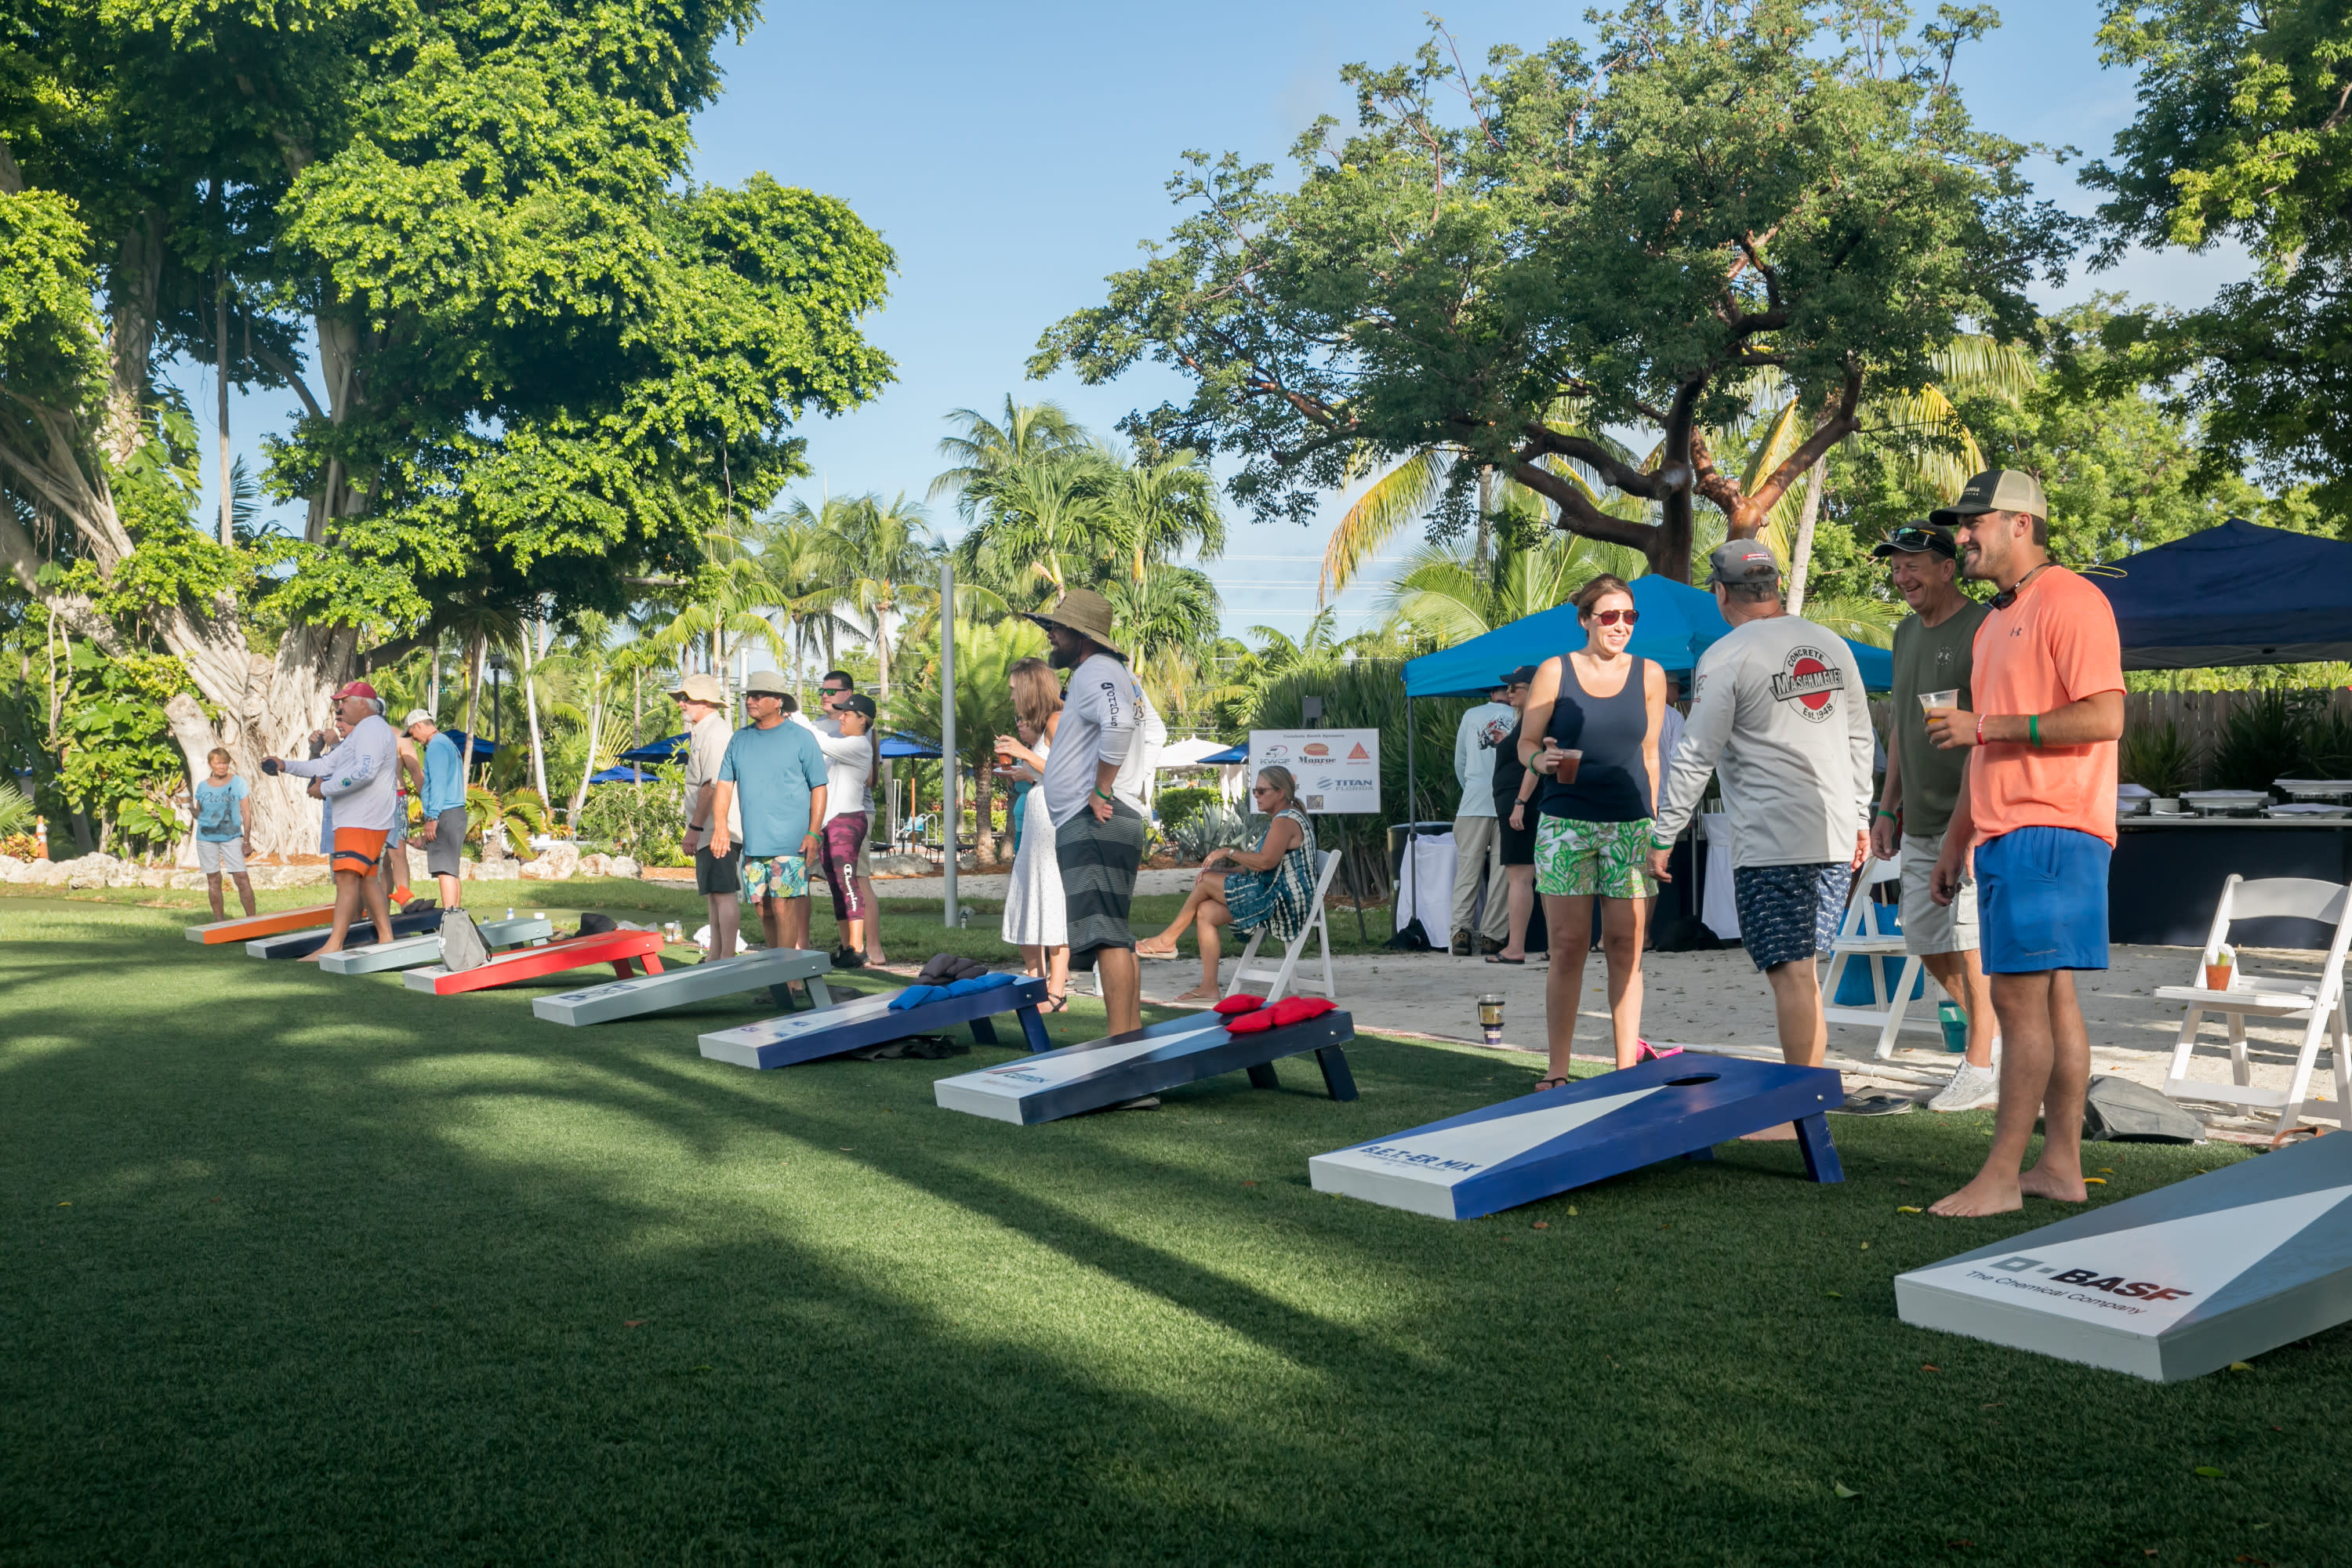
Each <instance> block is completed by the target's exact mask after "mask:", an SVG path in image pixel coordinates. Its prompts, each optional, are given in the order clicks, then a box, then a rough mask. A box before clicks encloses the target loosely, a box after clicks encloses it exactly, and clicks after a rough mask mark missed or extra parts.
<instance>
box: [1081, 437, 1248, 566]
mask: <svg viewBox="0 0 2352 1568" xmlns="http://www.w3.org/2000/svg"><path fill="white" fill-rule="evenodd" d="M1100 450H1101V453H1102V455H1103V456H1104V457H1105V458H1108V460H1109V462H1110V463H1111V464H1113V465H1115V466H1116V477H1115V478H1112V479H1111V481H1110V483H1109V484H1108V486H1107V487H1106V489H1105V492H1104V495H1103V510H1104V521H1106V522H1107V523H1108V525H1109V527H1110V528H1111V530H1112V531H1115V532H1117V533H1118V534H1119V535H1120V536H1122V541H1123V542H1124V544H1125V545H1126V548H1127V555H1128V575H1129V580H1130V581H1133V582H1136V583H1140V582H1142V581H1143V578H1144V574H1145V571H1146V569H1147V568H1149V567H1150V566H1153V565H1156V564H1158V563H1162V562H1167V561H1172V560H1174V559H1175V558H1176V557H1177V556H1178V555H1180V554H1181V553H1182V552H1184V550H1185V549H1186V548H1188V547H1189V548H1191V549H1192V552H1193V554H1194V557H1195V558H1196V559H1198V560H1202V561H1213V560H1215V559H1216V558H1217V557H1218V556H1219V555H1222V554H1223V553H1224V549H1225V520H1224V517H1223V514H1222V513H1220V512H1219V511H1218V510H1217V481H1216V479H1215V477H1214V476H1213V475H1212V474H1211V473H1210V472H1209V465H1208V464H1207V463H1206V462H1205V461H1204V460H1202V458H1201V456H1200V455H1199V454H1198V453H1195V452H1192V451H1177V452H1171V453H1170V454H1168V455H1167V456H1165V457H1162V458H1157V459H1147V460H1144V461H1140V462H1137V461H1130V460H1129V458H1127V457H1126V456H1125V455H1124V454H1122V453H1120V452H1119V451H1118V449H1117V448H1115V447H1103V448H1100Z"/></svg>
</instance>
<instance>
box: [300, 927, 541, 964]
mask: <svg viewBox="0 0 2352 1568" xmlns="http://www.w3.org/2000/svg"><path fill="white" fill-rule="evenodd" d="M474 930H475V931H478V932H479V933H481V938H482V945H483V946H484V947H520V946H522V945H523V944H524V943H525V942H544V941H546V940H547V939H548V938H549V937H551V936H553V935H554V934H555V926H554V924H553V922H551V921H549V920H548V918H547V917H546V916H545V915H517V916H516V917H515V918H514V919H512V920H510V921H483V922H482V923H481V924H479V925H478V926H476V927H475V928H474ZM440 961H441V933H440V932H439V931H437V930H436V931H433V932H432V933H431V934H430V935H426V936H407V937H400V938H397V939H395V940H394V941H392V942H370V943H368V944H367V945H366V946H365V947H347V948H345V949H343V951H342V952H331V953H328V954H327V955H326V956H325V957H324V958H321V959H320V960H319V967H320V970H322V971H324V972H325V973H329V974H382V973H385V972H386V971H389V970H394V969H417V968H421V967H422V966H424V965H425V964H428V963H439V962H440Z"/></svg>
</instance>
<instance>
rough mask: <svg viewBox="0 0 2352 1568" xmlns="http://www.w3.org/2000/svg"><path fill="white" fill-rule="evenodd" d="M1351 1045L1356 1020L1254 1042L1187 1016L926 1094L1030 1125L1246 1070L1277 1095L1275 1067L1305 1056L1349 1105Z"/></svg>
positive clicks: (1338, 1019) (1302, 1027)
mask: <svg viewBox="0 0 2352 1568" xmlns="http://www.w3.org/2000/svg"><path fill="white" fill-rule="evenodd" d="M1355 1037H1356V1021H1355V1019H1354V1018H1353V1017H1352V1016H1350V1015H1349V1014H1347V1013H1345V1012H1330V1013H1326V1014H1324V1015H1323V1016H1321V1017H1319V1018H1309V1019H1307V1021H1306V1022H1305V1023H1303V1024H1293V1025H1291V1026H1289V1027H1288V1028H1285V1029H1268V1030H1266V1031H1265V1032H1264V1033H1263V1034H1255V1035H1235V1034H1231V1033H1229V1032H1227V1030H1226V1028H1225V1020H1224V1019H1223V1017H1222V1016H1219V1015H1217V1014H1215V1013H1192V1014H1188V1015H1186V1016H1183V1017H1181V1018H1170V1019H1167V1020H1165V1021H1163V1022H1160V1023H1158V1024H1152V1025H1149V1026H1146V1027H1144V1028H1141V1029H1139V1030H1137V1031H1136V1032H1135V1033H1133V1034H1130V1035H1118V1036H1114V1037H1111V1038H1110V1039H1107V1040H1097V1041H1095V1042H1094V1043H1093V1044H1091V1045H1084V1046H1065V1047H1062V1048H1061V1049H1060V1050H1058V1051H1045V1052H1042V1053H1040V1054H1038V1055H1035V1056H1029V1057H1024V1058H1021V1059H1020V1060H1018V1061H1013V1062H1007V1063H1006V1064H1005V1065H1004V1066H1003V1067H999V1068H985V1069H983V1070H982V1071H980V1072H968V1073H961V1074H959V1075H957V1076H956V1077H954V1078H943V1079H940V1080H939V1081H938V1082H936V1083H934V1084H932V1085H931V1094H932V1098H933V1099H935V1100H937V1101H938V1102H939V1104H940V1106H941V1107H942V1108H943V1109H945V1110H963V1111H969V1112H971V1114H972V1115H974V1116H986V1117H992V1118H993V1119H994V1120H996V1121H1012V1122H1017V1123H1021V1124H1023V1125H1030V1124H1034V1123H1036V1122H1039V1121H1060V1120H1061V1119H1062V1118H1063V1117H1065V1116H1077V1115H1081V1114H1083V1113H1085V1112H1087V1111H1089V1110H1102V1109H1103V1108H1105V1107H1106V1106H1112V1105H1118V1104H1121V1103H1123V1102H1125V1101H1127V1100H1137V1099H1140V1098H1141V1097H1142V1096H1144V1095H1147V1094H1159V1093H1161V1092H1163V1091H1165V1090H1167V1089H1181V1088H1182V1087H1183V1086H1184V1085H1185V1084H1188V1083H1195V1082H1198V1081H1199V1080H1200V1079H1204V1078H1215V1077H1217V1076H1218V1075H1219V1074H1221V1073H1229V1072H1242V1071H1247V1072H1248V1074H1249V1080H1250V1085H1251V1087H1252V1088H1255V1089H1275V1088H1277V1087H1279V1085H1278V1082H1277V1080H1276V1078H1275V1073H1274V1064H1275V1063H1276V1061H1279V1060H1280V1059H1281V1058H1284V1057H1295V1056H1298V1055H1301V1054H1303V1053H1305V1052H1307V1051H1312V1052H1314V1053H1315V1060H1316V1063H1317V1065H1318V1066H1319V1067H1320V1068H1322V1069H1323V1087H1324V1088H1325V1089H1328V1090H1329V1091H1330V1094H1331V1098H1332V1099H1334V1100H1353V1099H1355V1098H1356V1079H1355V1075H1354V1074H1352V1073H1350V1072H1349V1070H1348V1053H1347V1052H1346V1051H1345V1050H1343V1049H1341V1047H1343V1046H1345V1045H1346V1044H1347V1043H1348V1042H1349V1040H1352V1039H1354V1038H1355Z"/></svg>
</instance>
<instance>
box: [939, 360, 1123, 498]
mask: <svg viewBox="0 0 2352 1568" xmlns="http://www.w3.org/2000/svg"><path fill="white" fill-rule="evenodd" d="M948 422H949V423H950V424H951V425H954V426H958V428H959V432H960V433H959V434H957V435H953V436H949V437H944V438H942V439H941V440H940V456H941V457H943V458H947V459H948V460H949V463H950V467H949V468H946V469H945V470H943V471H942V472H941V473H940V476H939V477H938V478H937V479H933V480H932V481H931V492H930V499H931V500H938V499H939V498H940V497H941V496H943V495H952V496H954V497H955V498H956V510H958V511H959V512H960V513H961V514H962V516H963V518H964V520H965V521H971V519H972V516H973V514H974V512H975V510H977V509H978V508H980V507H981V506H982V504H983V503H984V501H985V500H986V497H987V493H988V488H989V486H990V485H991V484H992V483H993V482H994V481H995V480H997V479H1001V478H1003V476H1004V475H1006V474H1009V473H1011V472H1012V471H1013V469H1015V468H1020V467H1021V466H1022V465H1024V463H1028V462H1032V461H1034V460H1035V459H1036V458H1042V457H1045V456H1049V455H1053V454H1058V453H1066V452H1073V451H1076V450H1078V449H1079V448H1081V447H1084V446H1085V445H1086V442H1087V433H1086V432H1085V431H1084V430H1082V429H1080V428H1079V427H1078V423H1077V421H1076V420H1075V419H1072V418H1071V417H1070V416H1069V415H1068V413H1067V412H1066V411H1065V410H1064V409H1063V407H1062V405H1060V404H1058V403H1015V402H1013V395H1012V394H1011V393H1009V392H1008V393H1006V394H1005V395H1004V415H1003V422H1002V423H999V422H997V421H995V420H992V419H990V418H988V417H987V416H985V415H982V414H981V413H979V412H977V411H976V410H973V409H970V408H958V409H956V410H954V411H953V412H951V413H950V414H949V415H948Z"/></svg>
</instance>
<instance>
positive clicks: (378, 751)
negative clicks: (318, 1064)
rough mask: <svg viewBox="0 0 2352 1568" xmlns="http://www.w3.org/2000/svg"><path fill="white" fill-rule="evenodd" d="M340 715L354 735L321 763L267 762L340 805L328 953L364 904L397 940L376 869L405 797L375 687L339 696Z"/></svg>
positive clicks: (264, 767)
mask: <svg viewBox="0 0 2352 1568" xmlns="http://www.w3.org/2000/svg"><path fill="white" fill-rule="evenodd" d="M335 716H336V717H337V718H338V719H340V720H341V721H342V722H343V723H345V724H347V725H349V726H350V727H351V728H350V732H349V733H347V734H346V735H344V737H343V740H342V743H341V744H340V745H338V746H337V747H336V748H335V749H334V750H333V751H331V752H328V753H327V754H326V755H325V756H323V757H320V758H319V759H318V760H316V761H315V762H306V761H303V760H301V759H299V758H291V759H289V758H284V757H264V758H263V759H262V760H261V771H262V772H263V773H291V774H293V775H294V776H295V777H296V778H307V779H317V780H318V781H319V793H320V794H321V795H324V796H325V797H326V798H327V800H328V802H329V803H330V804H331V805H332V806H333V807H334V812H335V847H334V852H333V854H332V855H331V857H330V858H329V859H330V864H331V866H332V867H333V868H334V873H335V918H334V922H333V927H332V929H331V930H330V931H328V933H327V944H326V945H325V946H324V947H322V948H320V950H319V952H321V953H326V952H342V951H343V936H344V933H345V932H347V931H350V930H351V925H352V919H353V918H354V917H355V916H356V915H357V914H358V913H359V911H360V907H361V905H362V903H364V904H365V905H366V907H367V912H368V918H369V919H370V920H372V921H374V923H375V932H376V940H377V941H378V942H390V941H391V940H392V909H391V906H390V904H389V903H388V902H387V901H386V900H385V898H384V890H383V883H382V882H380V881H378V880H377V879H376V874H375V873H376V866H377V864H378V862H380V861H381V860H382V859H383V843H384V840H385V839H386V838H387V837H391V834H392V817H393V812H394V809H395V808H396V806H397V805H398V801H399V789H400V737H399V736H397V735H395V734H394V733H393V729H392V726H391V725H390V724H388V723H386V722H385V721H384V717H383V700H382V699H381V698H379V697H377V696H376V694H375V688H374V687H373V686H370V685H369V684H368V683H367V682H366V681H364V680H354V681H352V682H351V683H350V684H349V685H347V686H345V687H344V688H343V689H341V690H340V691H337V692H336V693H335ZM313 956H316V955H315V954H314V955H313Z"/></svg>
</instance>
